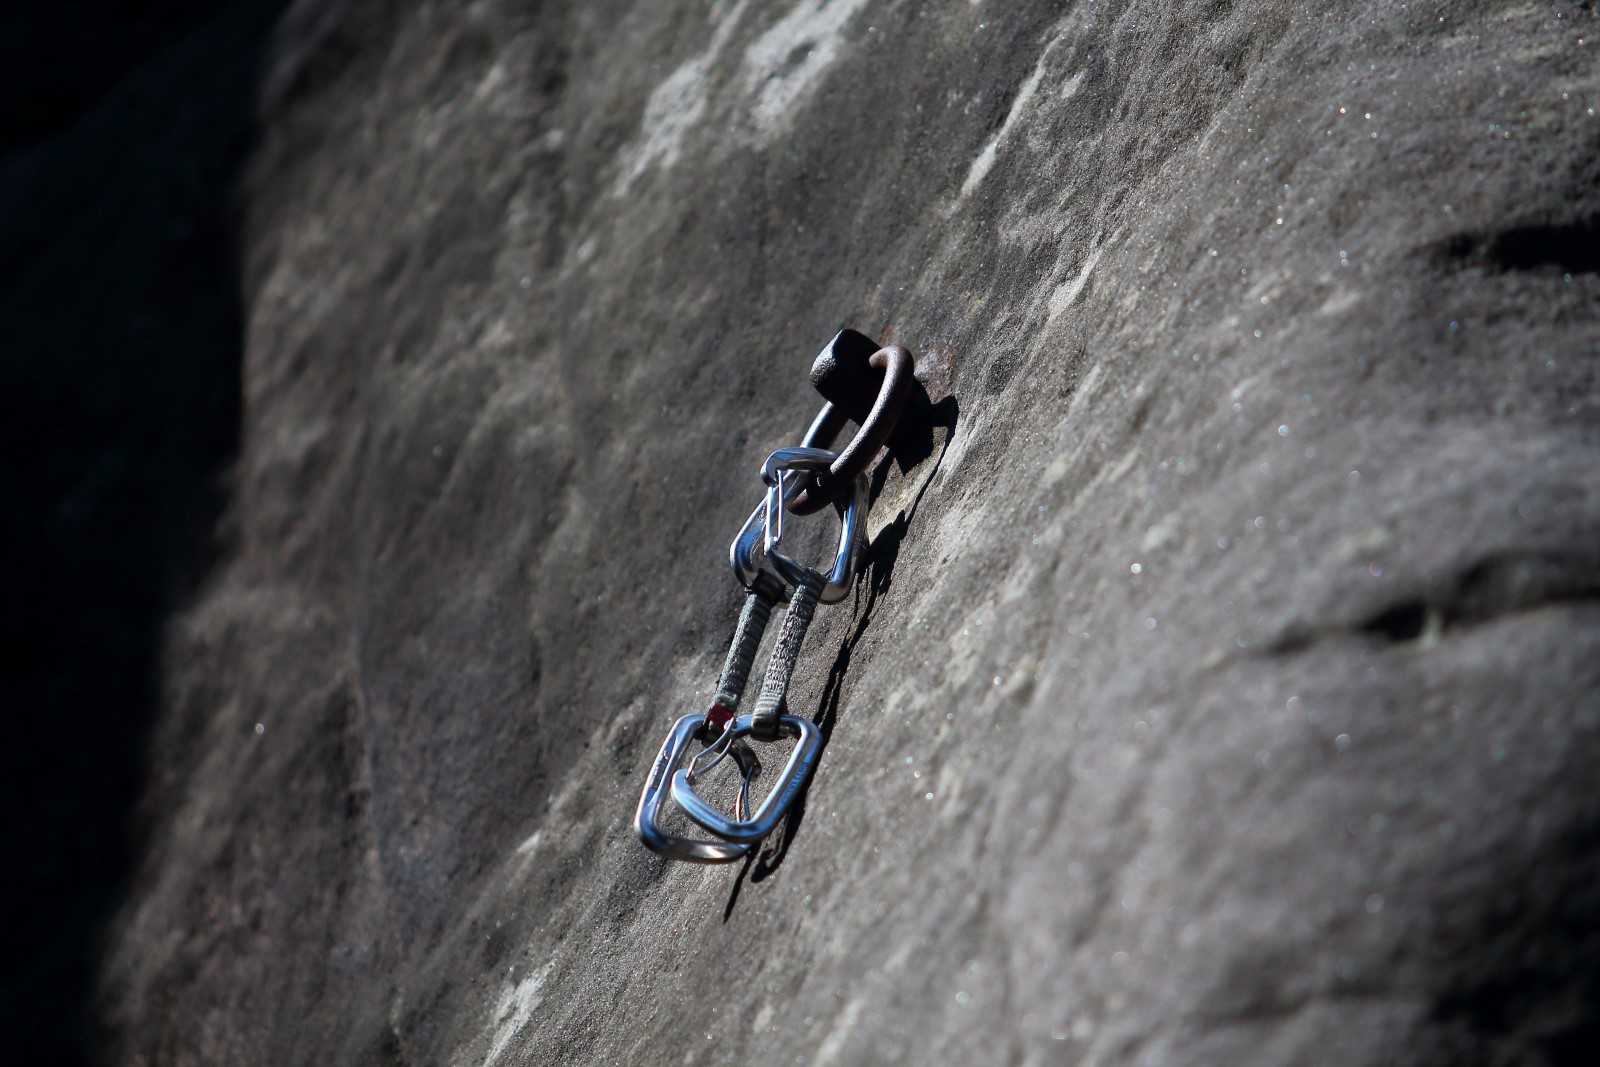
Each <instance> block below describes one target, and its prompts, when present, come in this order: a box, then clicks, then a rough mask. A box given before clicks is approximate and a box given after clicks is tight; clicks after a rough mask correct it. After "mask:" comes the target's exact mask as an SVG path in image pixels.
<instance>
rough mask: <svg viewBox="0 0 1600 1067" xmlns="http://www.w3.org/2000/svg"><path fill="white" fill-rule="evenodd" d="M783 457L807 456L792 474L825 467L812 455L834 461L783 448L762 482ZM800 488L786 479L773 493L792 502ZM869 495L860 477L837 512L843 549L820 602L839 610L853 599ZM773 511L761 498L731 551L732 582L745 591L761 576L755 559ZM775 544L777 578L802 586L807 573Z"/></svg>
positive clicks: (770, 461)
mask: <svg viewBox="0 0 1600 1067" xmlns="http://www.w3.org/2000/svg"><path fill="white" fill-rule="evenodd" d="M785 453H804V455H801V456H798V457H795V459H794V461H793V462H792V463H789V465H788V466H789V468H790V469H794V468H804V469H816V468H815V466H814V464H815V463H818V462H821V460H820V458H819V457H817V456H813V455H811V453H820V454H821V455H822V456H827V455H831V453H829V452H827V450H825V449H806V448H780V449H778V451H776V452H774V453H773V454H772V455H771V456H769V457H768V458H767V462H766V463H765V464H763V465H762V471H763V476H764V475H765V472H766V470H767V468H768V467H769V466H771V465H773V464H774V461H775V460H776V461H778V462H779V463H780V465H781V464H782V462H783V461H781V460H779V457H781V456H783V455H784V454H785ZM774 477H776V475H774ZM802 484H803V480H802V479H798V478H794V479H784V483H783V485H782V486H781V487H774V488H775V489H776V491H777V492H778V494H779V495H780V496H781V495H783V494H787V495H789V496H792V495H794V494H795V493H796V492H798V491H799V489H800V487H801V485H802ZM768 492H769V494H771V493H772V492H774V489H769V490H768ZM868 492H869V489H868V484H867V476H866V475H865V474H861V475H858V476H857V477H856V480H855V483H854V484H853V485H851V487H850V493H849V495H848V496H847V497H846V498H845V504H844V506H843V507H840V508H836V510H838V512H839V517H840V524H839V545H838V549H837V551H836V552H835V553H834V557H833V566H832V567H831V568H830V569H829V570H828V571H827V572H826V573H825V575H824V577H825V578H826V579H827V580H826V582H825V584H824V585H823V587H822V593H821V595H820V596H818V597H817V600H818V601H819V602H820V603H823V604H837V603H838V602H839V601H841V600H843V599H844V598H845V597H846V596H847V595H848V594H849V592H850V586H851V584H852V583H853V582H854V581H855V576H856V557H857V555H858V548H859V546H860V541H861V536H862V532H863V529H864V527H865V526H866V518H867V503H866V501H867V494H868ZM774 510H779V509H775V508H772V507H771V504H770V497H763V498H762V501H761V503H759V504H757V505H756V508H755V510H754V511H752V512H751V513H750V517H749V518H748V519H746V520H745V523H744V526H742V527H740V529H739V533H738V535H737V536H736V537H734V539H733V543H732V544H731V545H729V546H728V561H729V562H730V563H731V564H732V565H733V573H734V576H735V577H736V578H738V579H739V582H740V584H742V585H744V586H745V587H746V588H748V587H749V586H750V584H751V583H752V582H754V581H755V580H756V573H757V570H758V568H757V566H756V563H755V558H754V557H755V551H756V544H757V542H760V541H762V540H763V539H764V537H765V536H766V535H767V529H768V526H767V515H768V514H769V512H770V511H774ZM777 544H778V539H777V538H771V539H770V547H769V550H768V552H767V558H768V559H770V560H771V561H772V567H773V569H774V570H776V571H777V572H778V575H779V577H781V578H783V580H784V581H786V582H788V583H789V584H790V585H799V584H800V575H801V574H803V573H804V572H805V569H806V568H805V567H804V565H802V564H800V563H798V562H796V561H795V560H794V559H793V558H791V557H790V556H788V555H787V554H785V553H783V552H781V551H779V550H778V548H777Z"/></svg>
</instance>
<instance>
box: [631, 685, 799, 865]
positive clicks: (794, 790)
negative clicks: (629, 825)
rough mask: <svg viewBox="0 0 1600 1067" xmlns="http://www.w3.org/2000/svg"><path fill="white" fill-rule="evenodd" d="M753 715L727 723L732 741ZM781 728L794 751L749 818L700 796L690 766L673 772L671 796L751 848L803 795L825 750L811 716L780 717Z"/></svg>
mask: <svg viewBox="0 0 1600 1067" xmlns="http://www.w3.org/2000/svg"><path fill="white" fill-rule="evenodd" d="M754 718H755V717H754V716H752V715H741V716H739V717H738V718H737V719H734V720H733V722H731V723H729V724H728V726H727V727H726V729H725V730H724V733H725V734H726V735H728V736H729V738H730V743H731V742H733V741H737V740H739V739H740V738H742V737H745V736H747V735H748V734H749V733H750V731H751V730H752V729H753V728H754V726H755V723H754ZM778 729H779V730H780V731H781V732H782V733H784V734H786V735H788V736H789V737H792V738H794V739H795V746H794V751H793V752H791V753H789V762H788V763H786V764H784V767H783V774H782V775H781V776H780V777H779V779H778V783H777V784H776V785H775V786H773V788H772V792H771V793H769V794H768V795H767V799H766V800H763V801H762V802H761V807H759V808H757V809H756V813H755V814H754V815H752V816H750V818H748V819H739V818H734V819H730V818H728V816H727V814H726V813H724V812H723V811H722V810H721V809H719V808H716V807H714V806H712V805H711V804H708V803H706V801H705V800H703V799H701V797H700V794H698V793H696V792H695V791H694V781H693V779H692V778H690V769H689V768H681V769H679V770H677V771H675V772H674V773H673V775H672V799H673V800H674V801H676V802H677V804H678V807H680V808H682V809H683V813H684V814H685V815H687V816H689V818H690V819H693V820H694V821H695V822H696V823H698V824H699V825H700V826H702V827H704V828H705V829H707V830H709V831H711V832H712V833H714V834H716V835H717V836H718V837H720V838H723V839H725V840H727V841H732V842H736V843H738V847H741V848H750V847H751V846H752V845H754V844H755V843H756V842H758V841H760V840H761V839H762V838H764V837H766V836H767V835H768V834H770V833H772V831H773V830H774V829H776V828H777V825H778V823H779V821H780V820H782V819H783V817H784V816H785V815H787V814H788V813H789V807H790V805H792V804H793V803H794V801H795V798H796V797H797V796H799V795H800V790H801V788H802V787H803V786H804V785H805V784H806V779H807V778H808V777H809V776H810V775H811V769H812V767H813V766H815V765H816V762H817V756H818V755H820V754H821V752H822V731H820V730H818V729H817V724H816V723H814V722H812V721H811V720H810V719H802V718H800V717H799V716H798V715H785V716H783V717H782V718H781V719H779V720H778ZM647 843H648V842H647Z"/></svg>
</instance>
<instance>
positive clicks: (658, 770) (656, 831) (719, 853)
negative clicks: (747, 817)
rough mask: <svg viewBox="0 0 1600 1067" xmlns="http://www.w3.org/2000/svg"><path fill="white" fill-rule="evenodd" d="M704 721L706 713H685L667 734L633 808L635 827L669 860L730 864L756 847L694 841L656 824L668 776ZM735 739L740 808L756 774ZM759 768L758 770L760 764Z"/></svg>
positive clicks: (743, 749)
mask: <svg viewBox="0 0 1600 1067" xmlns="http://www.w3.org/2000/svg"><path fill="white" fill-rule="evenodd" d="M735 721H737V720H735ZM705 722H706V717H705V714H704V713H703V712H697V713H695V714H693V715H685V716H684V717H683V718H681V719H679V720H678V721H677V722H675V723H673V724H672V730H671V732H669V733H668V734H667V739H666V741H664V742H662V745H661V751H660V752H658V753H656V758H655V762H654V763H652V764H651V765H650V777H649V778H648V779H646V780H645V783H644V790H643V791H642V792H641V793H640V794H639V807H638V808H637V809H636V810H635V811H634V815H633V828H634V830H635V831H636V832H637V833H638V835H639V840H641V841H643V842H644V845H645V847H646V848H648V849H649V850H650V851H652V852H656V853H659V854H660V855H663V856H665V857H667V858H668V859H674V860H683V861H684V862H686V863H731V862H733V861H734V860H738V859H743V858H744V857H745V856H746V855H747V854H748V853H749V852H750V849H751V848H752V847H753V846H752V845H750V844H745V843H730V842H726V841H720V842H719V841H695V840H693V839H692V838H687V837H677V836H675V835H672V834H668V833H666V832H664V831H663V830H662V829H661V828H660V827H658V826H657V825H656V818H657V816H659V815H660V813H661V801H662V800H663V799H664V798H665V797H666V793H667V790H666V785H667V781H668V775H670V774H671V773H672V770H673V768H674V767H676V766H677V765H678V761H679V760H680V759H682V758H683V753H684V750H685V749H687V748H688V747H689V743H690V742H691V741H693V740H694V739H695V738H696V737H697V736H698V735H699V734H700V731H701V729H702V728H703V727H704V726H705ZM736 740H737V738H729V739H728V744H729V746H730V747H731V748H732V750H733V758H734V759H735V760H736V761H737V762H738V764H739V769H740V770H741V771H742V772H743V773H744V788H743V789H742V790H741V797H740V802H739V807H740V808H744V807H745V806H746V802H747V798H748V797H749V790H750V779H751V778H752V777H754V775H753V774H752V773H751V768H750V765H749V763H748V762H747V760H750V759H752V758H753V757H751V756H750V754H749V751H748V749H745V748H744V747H743V746H741V745H736V744H734V741H736ZM756 769H757V770H758V771H759V765H757V768H756ZM740 814H743V812H742V811H741V812H740ZM757 814H759V812H758V813H757Z"/></svg>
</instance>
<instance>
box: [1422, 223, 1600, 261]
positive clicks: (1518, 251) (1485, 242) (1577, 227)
mask: <svg viewBox="0 0 1600 1067" xmlns="http://www.w3.org/2000/svg"><path fill="white" fill-rule="evenodd" d="M1437 258H1438V259H1439V261H1440V263H1441V266H1443V267H1444V268H1446V269H1461V268H1464V267H1486V268H1488V269H1490V270H1495V271H1539V270H1549V271H1555V272H1560V273H1563V274H1594V273H1597V272H1600V215H1592V216H1590V217H1588V218H1583V219H1578V220H1576V221H1572V222H1565V223H1529V224H1527V225H1521V226H1513V227H1510V228H1509V229H1504V230H1500V231H1498V232H1496V233H1488V234H1482V233H1478V234H1473V233H1461V234H1456V235H1455V236H1454V237H1451V238H1449V239H1448V240H1446V241H1444V242H1443V243H1442V244H1441V245H1440V246H1439V247H1438V249H1437Z"/></svg>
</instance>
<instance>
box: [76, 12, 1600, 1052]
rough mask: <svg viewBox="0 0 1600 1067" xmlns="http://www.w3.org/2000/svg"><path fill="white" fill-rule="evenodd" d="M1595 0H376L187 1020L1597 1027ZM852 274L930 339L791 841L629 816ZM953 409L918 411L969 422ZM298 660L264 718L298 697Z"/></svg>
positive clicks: (215, 844) (201, 727) (128, 950)
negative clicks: (913, 418)
mask: <svg viewBox="0 0 1600 1067" xmlns="http://www.w3.org/2000/svg"><path fill="white" fill-rule="evenodd" d="M1597 38H1600V21H1597V20H1596V19H1595V17H1594V15H1593V12H1592V11H1591V10H1590V5H1588V4H1573V5H1561V4H1549V3H1516V2H1496V3H1474V2H1456V3H1409V4H1404V5H1400V4H1394V3H1391V2H1388V0H1365V2H1352V3H1347V4H1327V3H1321V4H1307V5H1299V4H1287V3H1272V2H1266V0H1256V2H1245V0H1240V2H1237V3H1230V2H1225V0H1223V2H1219V0H1209V2H1173V0H1160V2H1157V0H1144V2H1115V0H1100V2H1098V3H1096V2H1080V3H1076V4H1065V5H1058V4H1018V5H1000V4H996V3H972V4H969V3H956V2H953V0H947V2H942V3H929V4H917V3H889V2H884V0H798V2H794V3H788V4H781V5H766V4H758V3H752V2H749V0H731V2H730V0H723V2H720V3H717V4H712V5H707V4H705V3H697V2H691V0H673V2H667V3H662V2H643V3H636V4H632V5H628V4H608V3H585V4H570V5H559V4H549V5H541V6H539V7H538V9H537V10H531V11H530V10H524V5H520V4H513V3H498V2H494V0H481V2H479V3H475V4H472V5H470V6H466V7H460V8H458V7H457V6H456V5H444V4H411V3H408V4H393V5H390V6H388V7H386V8H383V9H381V10H375V9H374V8H373V6H372V5H356V4H350V5H343V4H339V3H336V2H322V3H306V4H302V5H299V6H298V7H296V8H294V9H292V10H291V12H290V13H289V15H288V16H287V17H286V19H285V22H284V23H283V25H282V27H281V29H280V34H279V40H278V45H277V50H276V54H275V58H274V59H273V61H272V64H271V66H270V69H269V70H268V72H267V75H266V77H265V80H264V82H263V88H262V104H261V107H262V115H263V122H264V124H265V127H266V133H265V135H264V140H263V142H262V144H261V145H260V147H259V149H258V151H257V154H256V157H255V160H254V163H253V165H252V169H251V171H250V173H249V176H248V178H247V180H246V182H245V185H244V188H243V193H242V195H243V197H244V205H245V217H246V221H245V224H244V233H243V243H242V248H243V251H242V256H243V261H242V263H243V265H242V270H243V275H244V299H245V304H246V316H247V326H246V331H247V332H246V346H245V347H246V354H245V367H244V406H245V414H244V423H243V428H242V454H241V458H240V460H239V463H238V467H237V472H236V476H235V482H234V487H233V497H232V503H231V506H230V511H229V516H228V519H227V521H226V524H225V531H224V533H225V535H226V537H227V551H226V555H225V558H224V560H223V562H222V563H221V564H220V565H219V566H218V568H217V570H216V571H215V573H214V574H213V576H212V579H211V581H210V582H209V584H208V585H207V586H206V588H205V590H204V591H203V594H202V595H200V596H199V597H198V598H197V600H196V601H195V602H194V603H193V604H192V606H191V607H190V608H188V609H187V610H185V611H184V612H183V613H182V614H180V615H179V616H177V617H176V618H175V619H174V620H173V621H172V623H171V626H170V632H169V637H168V641H167V645H166V650H165V660H164V667H163V669H164V684H165V695H164V698H163V699H164V703H163V711H162V719H161V721H160V723H159V725H158V736H157V738H156V742H155V749H154V752H153V755H152V763H151V766H152V771H151V773H152V785H151V795H150V800H149V811H148V818H149V819H150V825H151V828H152V829H151V846H150V852H149V855H148V857H147V860H146V862H145V866H144V869H143V873H142V875H141V878H140V882H139V886H138V889H137V891H136V893H135V895H134V896H133V898H132V899H131V900H130V902H129V904H128V906H127V908H126V911H125V913H124V916H123V919H122V923H121V927H120V932H119V936H118V941H117V943H116V946H115V947H114V949H113V951H112V953H111V955H110V957H109V959H108V963H107V967H106V972H105V978H104V988H103V999H102V1004H103V1010H104V1012H105V1015H106V1018H107V1019H108V1021H109V1022H110V1023H111V1025H112V1026H113V1027H114V1029H115V1032H116V1041H117V1049H118V1055H119V1056H120V1058H121V1059H122V1060H123V1061H124V1062H130V1063H134V1062H151V1063H245V1062H282V1063H291V1062H326V1063H348V1064H369V1063H417V1064H424V1063H452V1064H484V1065H493V1064H516V1063H528V1064H558V1063H559V1064H578V1063H657V1062H679V1061H682V1062H688V1063H726V1064H746V1063H756V1062H760V1063H797V1062H805V1063H808V1064H827V1063H840V1064H868V1063H872V1064H877V1063H1002V1062H1003V1063H1018V1064H1047V1063H1130V1062H1137V1063H1152V1064H1153V1063H1184V1064H1237V1063H1241V1062H1261V1063H1284V1064H1288V1063H1308V1064H1309V1063H1341V1064H1378V1063H1406V1064H1453V1063H1461V1062H1475V1063H1540V1062H1543V1063H1551V1064H1566V1063H1577V1062H1580V1059H1579V1057H1580V1056H1581V1055H1582V1052H1583V1050H1584V1049H1586V1048H1589V1047H1592V1045H1591V1043H1592V1042H1593V1041H1594V1040H1595V1039H1596V1037H1597V1036H1600V1014H1597V1010H1596V1007H1595V1005H1596V1003H1597V1002H1600V1000H1597V998H1600V863H1597V855H1600V853H1597V850H1596V844H1597V838H1600V794H1597V793H1596V791H1595V790H1594V789H1593V786H1592V780H1591V779H1592V770H1591V768H1592V767H1593V766H1595V765H1596V763H1597V762H1600V698H1597V697H1596V693H1597V691H1600V603H1597V597H1600V559H1597V555H1600V448H1597V445H1600V409H1597V406H1596V383H1595V370H1596V360H1595V355H1596V351H1597V345H1600V274H1597V268H1600V253H1597V241H1596V232H1597V219H1600V118H1597V117H1596V113H1595V112H1596V109H1597V108H1600V69H1597V64H1596V61H1595V55H1596V52H1597V49H1600V39H1597ZM841 325H855V326H857V327H859V328H861V329H863V330H865V331H867V332H869V333H872V334H875V335H876V336H877V337H878V338H879V339H880V340H884V341H889V340H893V341H896V342H899V343H902V344H905V345H907V346H908V347H910V348H911V349H912V350H913V351H914V352H915V353H916V354H917V355H918V357H919V360H920V363H921V368H922V370H921V373H922V376H923V380H924V381H925V383H926V385H927V388H928V392H929V393H930V395H931V396H932V398H933V399H934V400H936V401H943V403H942V405H941V406H940V407H939V408H937V409H936V412H937V414H938V422H937V425H935V426H933V428H932V430H931V433H932V441H933V446H934V447H933V449H932V451H931V453H930V455H929V456H927V457H926V458H924V459H922V460H921V462H915V461H914V457H913V459H912V460H910V461H908V462H907V463H905V464H903V465H896V464H894V463H892V462H885V463H884V464H883V465H882V466H881V467H880V468H879V470H878V472H877V475H876V479H875V485H876V488H877V491H878V496H877V500H876V503H875V505H874V517H873V530H874V533H875V537H874V540H873V543H872V546H871V548H870V551H869V554H868V557H867V566H866V569H865V573H864V575H863V577H862V579H861V581H860V583H859V585H858V587H857V589H856V591H855V595H854V597H853V598H852V599H850V600H847V601H846V602H845V603H843V604H841V605H839V606H837V607H834V608H828V609H823V610H821V611H819V612H818V616H817V621H816V624H815V626H814V628H813V630H812V633H811V636H810V638H809V639H808V643H807V647H806V651H805V652H804V653H803V655H802V659H801V665H800V670H799V673H798V675H797V683H796V689H795V691H794V694H793V697H792V700H791V707H792V708H793V709H794V710H795V711H796V712H798V713H802V714H807V715H811V716H814V717H816V718H818V719H819V720H820V721H821V722H822V723H823V725H824V727H825V728H826V730H827V732H828V736H829V742H828V745H827V748H826V750H825V752H824V755H823V757H822V761H821V765H820V769H819V770H818V772H817V775H816V777H815V779H814V783H813V786H812V788H811V789H810V792H809V795H808V796H807V798H806V801H805V805H804V809H803V812H802V813H801V814H800V815H799V816H797V817H795V818H792V819H791V821H790V824H789V825H788V827H787V828H786V831H785V832H784V834H783V836H782V837H781V838H780V839H777V840H773V841H771V842H769V843H768V845H767V847H766V848H765V849H764V850H763V852H762V854H761V855H760V857H759V858H758V859H757V860H756V861H755V862H754V863H752V864H751V865H750V866H748V867H747V868H741V867H739V866H733V867H720V868H701V867H690V866H684V865H678V864H673V863H669V862H666V861H663V860H660V859H658V858H657V857H655V856H653V855H651V854H649V853H647V852H646V851H644V850H643V849H642V848H641V847H640V846H639V844H638V843H637V841H636V840H635V839H634V837H633V835H632V833H631V831H630V829H629V826H628V821H629V817H630V814H631V810H632V806H633V803H634V800H635V798H636V796H637V792H638V789H639V786H640V783H641V777H642V775H643V773H644V771H645V770H646V768H647V764H648V761H649V760H650V758H651V756H652V755H653V753H654V751H655V747H656V745H657V744H658V741H659V739H660V737H661V736H662V734H663V733H664V732H665V729H666V727H667V725H668V724H669V723H670V721H671V720H672V719H673V718H674V717H676V716H677V715H679V714H682V713H684V712H686V711H688V710H694V709H697V708H698V707H700V706H701V704H702V703H703V702H704V701H705V699H706V698H707V696H708V695H709V693H710V691H711V689H712V686H713V684H714V680H715V678H714V676H715V673H716V669H717V666H718V664H719V663H720V660H721V655H722V653H723V651H724V647H725V642H726V640H727V638H728V635H729V633H730V631H731V628H732V625H733V621H734V616H735V613H736V611H737V607H738V591H737V589H736V587H735V585H734V583H733V582H732V580H731V578H730V577H729V575H728V573H727V566H726V562H725V557H724V550H725V545H726V543H727V540H728V539H729V537H730V536H731V535H732V533H733V531H734V529H735V528H736V527H737V526H738V524H739V523H740V522H741V521H742V520H743V518H744V516H745V515H746V514H747V513H748V510H749V509H750V507H751V506H752V505H753V504H754V502H755V499H756V494H757V492H758V483H757V481H756V478H755V469H756V466H757V465H758V464H759V462H760V460H761V458H762V457H763V456H764V454H765V453H766V451H767V450H769V449H771V448H773V447H776V446H779V445H782V444H787V443H792V442H793V441H794V440H795V439H796V437H797V436H798V434H799V432H800V430H801V429H802V428H803V426H804V424H805V422H806V421H807V419H808V418H809V417H810V415H811V414H812V412H813V410H814V409H815V406H816V398H815V396H814V394H812V393H811V392H810V390H809V388H808V387H807V385H806V377H805V371H806V367H807V365H808V363H809V360H810V358H811V356H812V355H814V354H815V352H816V351H817V349H818V348H819V347H820V346H821V344H822V343H823V342H824V341H826V339H827V338H828V337H829V336H830V335H831V334H832V333H833V332H834V330H836V329H837V328H838V327H839V326H841ZM902 466H904V467H906V468H909V469H902ZM258 724H259V725H258Z"/></svg>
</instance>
